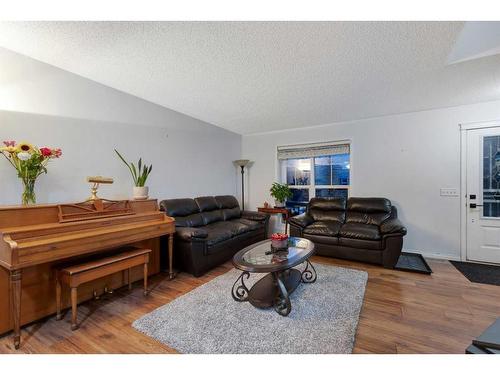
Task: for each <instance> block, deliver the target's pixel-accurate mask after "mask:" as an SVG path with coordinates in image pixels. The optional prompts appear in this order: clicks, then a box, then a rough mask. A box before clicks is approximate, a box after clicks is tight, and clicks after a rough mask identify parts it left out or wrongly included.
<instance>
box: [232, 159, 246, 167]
mask: <svg viewBox="0 0 500 375" xmlns="http://www.w3.org/2000/svg"><path fill="white" fill-rule="evenodd" d="M233 163H234V164H235V165H237V166H239V167H245V166H246V165H247V164H248V163H250V160H246V159H240V160H234V161H233Z"/></svg>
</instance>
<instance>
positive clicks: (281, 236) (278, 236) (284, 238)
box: [271, 233, 288, 241]
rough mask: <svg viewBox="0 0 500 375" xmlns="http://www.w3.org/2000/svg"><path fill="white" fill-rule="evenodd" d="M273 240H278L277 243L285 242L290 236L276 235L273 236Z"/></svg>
mask: <svg viewBox="0 0 500 375" xmlns="http://www.w3.org/2000/svg"><path fill="white" fill-rule="evenodd" d="M271 239H272V240H276V241H284V240H286V239H288V234H286V233H274V234H273V235H272V236H271Z"/></svg>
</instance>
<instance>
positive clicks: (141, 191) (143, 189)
mask: <svg viewBox="0 0 500 375" xmlns="http://www.w3.org/2000/svg"><path fill="white" fill-rule="evenodd" d="M148 195H149V187H147V186H134V199H139V200H141V199H148Z"/></svg>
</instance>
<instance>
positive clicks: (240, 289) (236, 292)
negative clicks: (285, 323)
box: [231, 260, 317, 316]
mask: <svg viewBox="0 0 500 375" xmlns="http://www.w3.org/2000/svg"><path fill="white" fill-rule="evenodd" d="M305 263H306V267H305V268H304V270H303V271H299V270H297V269H295V268H290V269H288V270H285V271H281V272H272V273H270V274H268V275H266V276H264V277H263V278H261V279H260V280H259V281H257V282H256V283H255V284H254V285H253V286H252V288H250V289H248V287H247V286H246V284H245V280H248V278H249V277H250V273H249V272H247V271H244V272H242V273H241V275H240V276H239V277H238V278H237V279H236V281H235V282H234V284H233V288H232V290H231V295H232V297H233V299H234V300H235V301H237V302H246V301H248V302H250V303H251V304H252V305H253V306H255V307H258V308H268V307H274V310H275V311H276V312H277V313H278V314H280V315H282V316H287V315H288V314H290V311H291V310H292V304H291V302H290V294H292V293H293V291H294V290H295V289H297V287H298V286H299V284H300V283H301V282H303V283H306V284H310V283H314V282H315V281H316V279H317V274H316V270H315V269H314V266H313V265H312V263H311V262H309V260H307V261H305Z"/></svg>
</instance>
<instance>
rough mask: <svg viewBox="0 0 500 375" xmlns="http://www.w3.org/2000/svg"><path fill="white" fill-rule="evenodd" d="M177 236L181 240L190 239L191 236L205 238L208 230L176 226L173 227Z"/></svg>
mask: <svg viewBox="0 0 500 375" xmlns="http://www.w3.org/2000/svg"><path fill="white" fill-rule="evenodd" d="M175 231H176V234H177V236H179V238H180V239H181V240H183V241H191V240H192V239H193V238H199V239H203V238H207V236H208V232H207V231H206V230H205V229H203V228H193V227H177V228H175Z"/></svg>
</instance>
